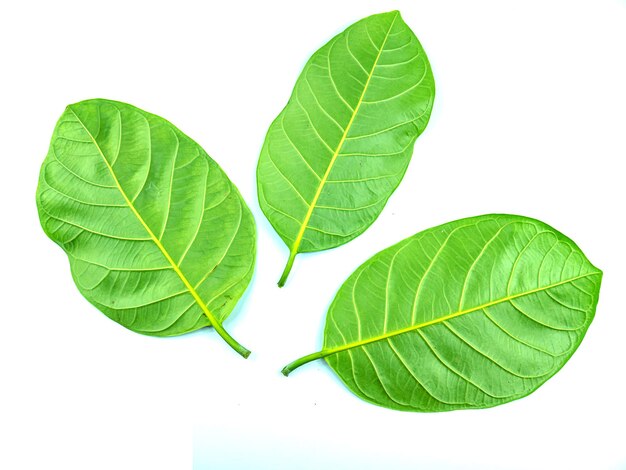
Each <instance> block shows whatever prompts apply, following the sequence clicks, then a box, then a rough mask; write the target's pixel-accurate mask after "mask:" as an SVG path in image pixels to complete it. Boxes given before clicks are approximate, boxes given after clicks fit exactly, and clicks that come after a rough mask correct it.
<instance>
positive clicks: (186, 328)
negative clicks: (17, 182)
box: [37, 100, 256, 357]
mask: <svg viewBox="0 0 626 470" xmlns="http://www.w3.org/2000/svg"><path fill="white" fill-rule="evenodd" d="M37 207H38V210H39V217H40V219H41V225H42V226H43V229H44V230H45V232H46V234H47V235H48V236H49V237H50V238H51V239H52V240H54V241H55V242H56V243H57V244H59V245H60V246H61V248H63V250H64V251H65V252H66V253H67V255H68V257H69V260H70V266H71V271H72V276H73V278H74V281H75V282H76V286H77V287H78V289H79V290H80V292H81V293H82V294H83V295H84V296H85V298H86V299H87V300H88V301H89V302H91V303H92V304H93V305H94V306H96V307H97V308H98V309H99V310H100V311H102V312H103V313H104V314H106V315H107V316H108V317H109V318H111V319H113V320H115V321H116V322H118V323H120V324H121V325H123V326H125V327H126V328H129V329H131V330H133V331H136V332H138V333H143V334H146V335H154V336H173V335H180V334H183V333H187V332H190V331H194V330H197V329H199V328H202V327H205V326H213V327H214V328H215V330H216V331H217V332H218V333H219V334H220V336H222V337H223V338H224V339H225V340H226V342H227V343H228V344H230V345H231V346H232V347H233V348H234V349H235V350H236V351H237V352H238V353H240V354H241V355H243V356H244V357H247V356H248V355H249V353H250V352H249V351H248V350H247V349H245V348H244V347H243V346H241V345H240V344H239V343H237V342H236V341H235V340H234V339H233V338H232V337H231V336H230V335H229V334H228V333H227V332H226V331H225V330H224V327H223V326H222V322H223V321H224V320H225V319H226V317H227V316H228V315H229V314H230V312H231V311H232V310H233V307H234V306H235V304H236V303H237V301H238V300H239V298H240V297H241V295H242V294H243V292H244V290H245V289H246V286H247V285H248V283H249V282H250V278H251V277H252V271H253V268H254V260H255V251H256V232H255V226H254V220H253V218H252V215H251V213H250V210H249V209H248V207H247V206H246V204H245V202H244V201H243V199H242V198H241V195H240V194H239V192H238V191H237V188H235V186H234V185H233V184H232V183H231V182H230V180H229V179H228V177H227V176H226V175H225V174H224V172H223V171H222V170H221V169H220V167H219V166H218V165H217V164H216V163H215V162H214V161H213V160H212V159H211V158H210V157H209V156H208V155H207V154H206V152H205V151H204V150H202V148H201V147H200V146H199V145H198V144H197V143H195V142H194V141H193V140H191V139H190V138H189V137H187V136H186V135H185V134H183V133H182V132H181V131H180V130H178V129H177V128H176V127H174V126H173V125H172V124H170V123H169V122H168V121H166V120H165V119H162V118H160V117H158V116H155V115H154V114H150V113H147V112H145V111H142V110H140V109H138V108H135V107H134V106H130V105H128V104H124V103H119V102H115V101H107V100H89V101H83V102H81V103H77V104H73V105H70V106H68V107H67V109H66V110H65V112H64V113H63V115H62V116H61V119H60V120H59V122H58V123H57V125H56V128H55V130H54V133H53V135H52V142H51V143H50V150H49V152H48V155H47V157H46V159H45V161H44V163H43V166H42V168H41V174H40V178H39V186H38V188H37Z"/></svg>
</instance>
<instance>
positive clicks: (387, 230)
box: [0, 0, 626, 470]
mask: <svg viewBox="0 0 626 470" xmlns="http://www.w3.org/2000/svg"><path fill="white" fill-rule="evenodd" d="M395 8H398V9H400V10H401V12H402V14H403V17H404V19H405V21H406V22H407V23H408V24H409V25H410V26H411V28H412V29H413V30H414V31H415V33H416V34H417V36H418V38H419V39H420V41H421V42H422V44H423V46H424V48H425V50H426V52H427V54H428V56H429V58H430V61H431V63H432V66H433V69H434V74H435V80H436V85H437V97H436V100H435V107H434V110H433V115H432V119H431V122H430V125H429V126H428V128H427V130H426V132H425V133H424V134H423V135H422V136H421V137H420V138H419V139H418V141H417V144H416V147H415V153H414V157H413V161H412V163H411V165H410V167H409V170H408V172H407V174H406V176H405V178H404V181H403V182H402V184H401V185H400V187H399V189H398V190H397V191H396V193H395V194H394V196H393V197H392V198H391V200H390V202H389V204H388V205H387V207H386V208H385V210H384V211H383V213H382V215H381V216H380V218H379V219H378V221H377V222H376V223H375V224H374V225H373V226H372V227H371V228H370V229H369V230H368V231H367V232H365V234H363V235H362V236H361V237H359V238H358V239H356V240H355V241H353V242H351V243H349V244H347V245H345V246H343V247H340V248H338V249H335V250H333V251H332V252H323V253H318V254H315V255H308V256H306V255H304V256H299V257H298V259H297V260H296V264H295V267H294V269H293V271H292V274H291V277H290V279H289V281H288V284H287V286H286V287H285V288H284V289H282V290H279V289H278V288H277V287H276V281H277V279H278V277H279V275H280V273H281V271H282V268H283V265H284V263H285V261H286V258H287V249H286V248H285V246H284V245H283V244H282V242H281V241H280V240H279V239H278V237H277V236H276V235H275V233H274V232H273V230H272V229H271V227H270V225H269V224H268V223H267V221H266V219H265V218H264V217H263V215H262V213H261V211H260V210H259V207H258V202H257V199H256V188H255V167H256V161H257V157H258V154H259V150H260V148H261V145H262V142H263V138H264V135H265V132H266V130H267V127H268V126H269V124H270V122H271V121H272V119H273V118H274V117H275V115H276V114H277V113H278V112H279V111H280V110H281V109H282V107H283V105H284V104H285V102H286V100H287V98H288V96H289V94H290V92H291V88H292V86H293V84H294V82H295V79H296V78H297V76H298V74H299V72H300V70H301V68H302V66H303V65H304V63H305V61H306V60H307V59H308V57H309V56H310V55H311V54H312V53H313V52H314V51H315V50H316V49H317V48H318V47H320V46H321V45H322V44H324V43H325V42H326V41H327V40H329V39H330V38H331V37H332V36H333V35H334V34H336V33H337V32H339V31H341V30H342V29H343V28H345V27H346V26H348V25H349V24H351V23H352V22H354V21H356V20H358V19H360V18H362V17H364V16H367V15H369V14H373V13H378V12H382V11H387V10H391V9H395ZM0 48H1V49H0V50H1V54H0V85H1V86H0V133H1V140H0V144H1V147H0V148H1V150H0V154H1V155H0V159H1V160H0V165H1V166H0V168H1V169H2V182H1V183H0V195H1V197H0V204H2V207H1V214H2V219H1V220H2V222H0V226H1V227H0V246H1V247H2V255H1V256H0V260H1V261H2V266H1V269H0V279H1V280H2V282H1V283H0V285H1V293H2V301H1V305H2V306H1V307H0V314H1V323H0V468H3V469H11V470H12V469H40V468H41V469H43V468H46V469H64V470H65V469H107V470H108V469H133V470H134V469H151V470H157V469H187V468H192V465H193V467H194V468H196V469H208V468H210V469H228V470H229V469H260V470H265V469H267V470H270V469H271V470H274V469H318V468H327V469H379V468H390V469H395V468H397V469H404V468H412V469H415V468H421V469H480V470H489V469H493V470H512V469H519V470H527V469H532V470H535V469H551V470H554V469H556V470H559V469H568V470H569V469H594V470H617V469H624V468H626V447H625V444H624V438H625V437H626V436H625V435H624V423H625V422H626V401H625V400H624V393H625V389H626V378H625V375H626V374H625V369H624V362H625V361H624V359H625V351H626V341H624V332H625V331H626V315H625V312H624V300H623V299H624V292H625V290H626V288H625V286H626V257H625V254H624V253H625V251H624V248H623V247H624V243H625V238H624V235H625V232H626V222H625V214H624V202H625V201H626V198H625V197H624V196H625V192H626V191H625V189H624V188H625V174H626V172H625V167H624V161H625V159H626V2H625V1H624V0H587V1H578V0H563V1H561V0H552V1H546V0H525V1H519V2H518V1H502V0H493V1H487V0H472V1H467V0H458V1H444V0H429V1H426V0H423V1H421V0H407V1H395V2H392V1H380V0H378V1H373V0H371V1H370V0H354V1H347V0H332V1H320V0H316V1H309V2H304V1H299V2H294V1H284V2H279V1H270V0H263V1H250V2H247V3H246V2H240V1H223V2H219V3H218V2H208V1H205V2H186V1H180V0H178V1H169V2H156V1H149V2H148V1H146V2H133V1H131V0H125V1H120V2H118V1H112V0H109V1H106V2H105V1H100V2H88V1H80V2H78V1H77V2H70V1H53V2H52V1H46V2H40V3H36V2H28V1H19V2H18V1H14V2H3V4H2V6H1V7H0ZM95 97H103V98H110V99H116V100H121V101H126V102H129V103H132V104H134V105H136V106H139V107H141V108H143V109H146V110H148V111H151V112H153V113H156V114H158V115H161V116H163V117H165V118H167V119H169V120H170V121H172V122H173V123H175V124H176V125H177V126H179V127H180V128H181V129H182V130H183V131H184V132H185V133H187V134H188V135H189V136H191V137H192V138H194V139H196V140H197V141H198V142H199V143H200V144H201V145H202V146H203V147H204V148H205V149H206V150H207V151H208V152H209V154H210V155H211V156H212V157H213V158H214V159H215V160H216V161H217V162H218V163H219V164H220V165H221V166H222V167H223V168H224V170H225V171H226V172H227V174H228V175H229V176H230V177H231V179H232V180H233V181H234V182H235V183H236V184H237V185H238V187H239V189H240V190H241V192H242V194H243V196H244V197H245V199H246V200H247V201H248V203H249V205H250V207H251V209H252V210H253V212H254V214H255V216H256V219H257V224H258V232H259V237H258V238H259V247H258V251H259V256H258V264H257V269H256V274H255V277H254V279H253V283H252V285H251V288H250V289H249V290H248V292H247V294H246V295H245V297H244V298H243V299H242V301H241V302H240V304H239V307H238V308H237V310H236V311H235V313H234V314H233V316H232V317H231V319H229V320H228V321H227V322H226V326H227V328H228V329H229V330H230V331H231V332H232V334H233V335H234V336H235V337H236V338H237V339H238V340H240V341H241V342H242V343H243V344H244V345H246V346H247V347H249V348H250V349H252V350H253V355H252V356H251V357H250V358H249V359H248V360H247V361H246V360H243V359H241V358H240V357H239V356H237V355H236V354H235V353H234V352H233V351H231V350H230V349H229V348H228V347H226V345H225V344H224V343H223V342H222V341H221V340H220V338H219V337H218V336H217V335H216V334H215V333H214V332H212V331H210V330H204V331H200V332H196V333H194V334H190V335H186V336H183V337H179V338H173V339H158V338H150V337H145V336H141V335H138V334H135V333H132V332H130V331H128V330H125V329H124V328H122V327H120V326H119V325H117V324H116V323H114V322H111V321H110V320H108V319H107V318H106V317H105V316H104V315H102V314H101V313H99V312H98V311H97V310H95V309H94V308H93V307H91V306H90V305H89V304H88V303H87V301H86V300H84V299H83V298H82V297H81V296H80V294H79V293H78V291H77V290H76V288H75V287H74V285H73V282H72V280H71V277H70V273H69V268H68V263H67V259H66V256H65V255H64V253H63V252H62V251H61V250H60V249H59V248H58V247H57V246H55V245H54V244H53V243H52V242H51V241H50V240H48V239H47V238H46V237H45V235H44V233H43V231H42V230H41V228H40V226H39V222H38V219H37V214H36V209H35V197H34V196H35V188H36V183H37V177H38V171H39V166H40V165H41V162H42V161H43V158H44V156H45V154H46V151H47V147H48V142H49V138H50V135H51V133H52V130H53V127H54V124H55V122H56V120H57V119H58V117H59V116H60V114H61V113H62V112H63V109H64V107H65V105H67V104H69V103H73V102H76V101H79V100H83V99H87V98H95ZM490 212H507V213H517V214H523V215H527V216H531V217H535V218H538V219H540V220H543V221H545V222H547V223H549V224H550V225H552V226H554V227H555V228H557V229H558V230H560V231H562V232H563V233H565V234H566V235H568V236H570V237H572V238H573V239H574V240H575V241H576V242H577V243H578V244H579V245H580V247H581V248H582V249H583V251H584V252H585V253H586V254H587V255H588V257H589V258H590V260H591V261H592V262H593V263H594V264H595V265H597V266H598V267H600V268H601V269H603V270H604V273H605V276H604V283H603V286H602V292H601V298H600V303H599V305H598V310H597V315H596V319H595V320H594V322H593V324H592V325H591V328H590V330H589V332H588V335H587V337H586V338H585V340H584V342H583V344H582V345H581V347H580V349H579V350H578V352H577V353H576V354H575V355H574V357H573V358H572V360H571V361H570V362H569V363H568V364H567V365H566V366H565V367H564V368H563V370H562V371H561V372H560V373H559V374H558V375H556V376H555V377H554V378H553V379H551V380H550V381H549V382H548V383H546V384H545V385H544V386H543V387H541V388H540V389H539V390H538V391H537V392H536V393H534V394H532V395H531V396H529V397H527V398H524V399H522V400H519V401H516V402H513V403H510V404H507V405H503V406H499V407H496V408H492V409H488V410H478V411H457V412H449V413H439V414H416V413H402V412H398V411H391V410H386V409H383V408H379V407H376V406H373V405H370V404H367V403H365V402H362V401H361V400H359V399H358V398H356V397H354V396H353V395H352V394H351V393H350V392H349V391H348V390H346V389H345V388H344V387H343V386H342V385H341V384H340V383H339V381H338V379H337V378H335V376H334V375H333V373H332V372H331V371H330V369H328V368H327V367H326V366H325V365H324V364H323V363H321V362H319V361H318V363H313V364H310V365H308V366H306V367H303V368H302V369H300V370H298V371H297V372H296V373H294V374H292V375H291V376H290V377H289V378H285V377H283V376H282V375H280V373H279V371H280V369H281V368H282V366H283V365H284V364H285V363H287V362H289V361H290V360H292V359H294V358H296V357H298V356H300V355H303V354H305V353H309V352H312V351H314V350H317V349H318V348H319V347H320V344H321V331H322V326H323V320H324V315H325V312H326V309H327V307H328V305H329V303H330V301H331V300H332V297H333V295H334V293H335V291H336V289H337V288H338V287H339V285H340V284H341V282H342V281H343V280H344V279H345V278H346V277H347V276H348V275H349V274H350V273H351V272H352V271H353V270H354V269H355V268H356V267H357V266H358V265H360V264H361V263H362V262H363V261H365V260H366V259H368V258H369V257H370V256H371V255H373V254H374V253H376V252H378V251H379V250H381V249H382V248H385V247H387V246H389V245H390V244H392V243H395V242H396V241H399V240H400V239H403V238H405V237H407V236H409V235H412V234H414V233H416V232H417V231H420V230H423V229H425V228H428V227H431V226H434V225H437V224H440V223H444V222H448V221H452V220H456V219H459V218H462V217H466V216H473V215H479V214H483V213H490ZM194 461H195V462H194Z"/></svg>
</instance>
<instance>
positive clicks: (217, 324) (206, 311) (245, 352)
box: [67, 106, 250, 357]
mask: <svg viewBox="0 0 626 470" xmlns="http://www.w3.org/2000/svg"><path fill="white" fill-rule="evenodd" d="M67 109H68V110H69V111H70V112H71V113H72V114H73V115H74V117H75V118H76V119H77V121H78V122H79V124H80V125H81V126H82V128H83V129H84V130H85V132H86V133H87V135H88V136H89V138H90V139H91V141H92V143H93V144H94V145H95V147H96V149H97V150H98V153H99V154H100V156H101V157H102V160H103V161H104V164H105V165H106V167H107V168H108V170H109V173H110V174H111V177H112V178H113V182H114V183H115V186H116V187H117V189H118V191H119V192H120V194H121V195H122V198H123V199H124V201H125V202H126V205H128V208H129V209H130V210H131V212H132V213H133V214H134V215H135V217H136V218H137V220H138V221H139V222H140V223H141V225H142V226H143V228H144V229H145V230H146V232H147V233H148V236H149V237H150V239H151V240H152V241H153V242H154V244H155V245H156V246H157V248H158V249H159V250H160V251H161V253H162V254H163V256H164V257H165V259H166V260H167V261H168V263H169V264H170V265H171V266H172V269H173V270H174V272H175V273H176V274H177V275H178V277H179V278H180V280H181V281H182V282H183V284H184V285H185V288H186V289H187V291H189V293H190V294H191V296H192V297H193V299H194V300H195V301H196V303H197V304H198V306H199V307H200V308H201V309H202V312H203V313H204V314H205V316H206V317H207V319H208V320H209V323H211V326H212V327H213V328H215V330H216V331H217V332H218V334H219V335H220V336H221V337H222V338H223V339H224V340H225V341H226V342H227V343H228V344H229V345H230V346H231V347H233V349H235V350H236V351H237V352H238V353H239V354H241V355H242V356H244V357H248V356H249V355H250V351H248V350H247V349H246V348H244V347H243V346H241V345H240V344H239V343H237V342H236V341H235V339H234V338H232V336H230V334H229V333H228V332H227V331H226V330H225V329H224V327H223V326H222V324H221V323H220V321H219V320H218V319H217V318H216V317H215V316H214V315H213V313H212V312H211V311H210V310H209V308H208V306H207V305H206V304H205V303H204V301H203V300H202V298H201V297H200V295H199V294H198V292H197V291H196V289H195V288H194V287H193V286H192V285H191V283H190V282H189V280H188V279H187V277H186V276H185V275H184V273H183V272H182V271H181V269H180V267H179V266H178V265H177V264H176V263H175V262H174V260H173V259H172V257H171V256H170V254H169V253H168V251H167V250H166V249H165V247H164V246H163V244H162V243H161V241H160V240H159V239H158V238H157V237H156V236H155V235H154V232H153V231H152V229H150V227H149V226H148V224H147V223H146V222H145V221H144V220H143V217H141V214H140V213H139V212H138V211H137V208H135V205H134V204H133V202H132V201H131V200H130V199H129V197H128V196H127V195H126V192H125V191H124V189H123V188H122V186H121V184H120V182H119V180H118V179H117V175H116V174H115V171H114V170H113V167H112V166H111V164H110V163H109V161H108V160H107V159H106V157H105V156H104V153H103V152H102V149H101V148H100V145H98V142H97V141H96V139H95V138H94V136H93V135H92V134H91V132H90V131H89V129H88V128H87V126H86V125H85V124H84V123H83V121H82V120H81V119H80V118H79V117H78V115H77V114H76V113H75V112H74V110H73V109H72V108H71V106H68V108H67ZM120 133H121V117H120Z"/></svg>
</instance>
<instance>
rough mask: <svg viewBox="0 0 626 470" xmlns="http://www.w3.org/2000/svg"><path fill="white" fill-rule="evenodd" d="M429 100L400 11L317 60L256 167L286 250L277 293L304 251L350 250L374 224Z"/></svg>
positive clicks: (425, 76)
mask: <svg viewBox="0 0 626 470" xmlns="http://www.w3.org/2000/svg"><path fill="white" fill-rule="evenodd" d="M393 36H397V37H394V38H393V39H390V38H391V37H393ZM398 41H400V43H399V44H398ZM398 54H400V55H399V56H398ZM395 56H397V57H395ZM406 57H409V59H410V60H409V59H406ZM415 59H418V60H415ZM411 61H413V62H414V63H411ZM398 67H399V69H398V70H396V69H397V68H398ZM398 90H399V91H398ZM433 98H434V82H433V78H432V72H431V70H430V65H429V63H428V59H427V58H426V56H425V54H424V52H423V49H422V48H421V45H420V44H419V42H418V41H417V38H415V35H414V34H413V33H412V31H411V30H410V29H409V28H408V26H407V25H406V24H405V23H404V22H403V21H402V18H401V17H400V15H399V13H398V12H397V11H394V12H389V13H383V14H380V15H374V16H371V17H368V18H365V19H363V20H361V21H359V22H357V23H355V24H354V25H352V26H350V27H349V28H347V29H346V30H345V31H344V32H343V33H340V34H339V35H337V36H336V37H335V38H333V39H332V40H331V41H330V42H329V43H328V44H326V45H325V46H323V47H322V48H321V49H320V50H319V51H317V52H316V53H315V54H314V55H313V56H312V57H311V59H310V60H309V62H308V63H307V65H306V66H305V68H304V70H303V72H302V74H301V75H300V78H299V79H298V81H297V82H296V85H295V87H294V91H293V94H292V97H291V99H290V101H289V103H288V104H287V106H286V107H285V109H284V110H283V111H282V112H281V113H280V114H279V116H278V117H277V118H276V120H275V121H274V122H273V123H272V125H271V126H270V129H269V131H268V134H267V137H266V140H265V143H264V146H263V149H262V151H261V156H260V158H259V164H258V167H257V182H258V197H259V202H260V205H261V208H262V209H263V212H264V213H265V215H266V217H267V218H268V220H269V221H270V223H271V224H272V226H273V227H274V229H275V230H276V231H277V232H278V234H279V235H280V236H281V238H282V239H283V241H284V242H285V243H286V244H287V246H288V247H289V249H290V253H289V259H288V262H287V266H286V267H285V270H284V272H283V275H282V276H281V279H280V281H279V286H282V285H283V284H284V282H285V280H286V278H287V276H288V274H289V272H290V270H291V267H292V265H293V262H294V260H295V257H296V255H297V254H298V253H301V252H311V251H319V250H325V249H329V248H333V247H336V246H339V245H341V244H344V243H346V242H348V241H350V240H351V239H353V238H355V237H356V236H358V235H359V234H360V233H362V232H363V231H364V230H365V229H367V227H368V226H369V225H371V223H373V222H374V220H375V219H376V218H377V217H378V215H379V214H380V212H381V211H382V208H383V207H384V205H385V203H386V201H387V199H388V198H389V197H390V196H391V194H392V193H393V191H394V190H395V188H396V187H397V186H398V184H399V183H400V180H401V179H402V176H403V175H404V172H405V171H406V167H407V165H408V162H409V159H410V156H411V153H412V147H413V144H414V142H415V139H416V138H417V137H418V136H419V134H421V132H422V131H423V129H424V128H425V127H426V124H427V122H428V118H429V116H430V110H431V108H432V101H433ZM355 168H357V170H355ZM344 186H345V187H344Z"/></svg>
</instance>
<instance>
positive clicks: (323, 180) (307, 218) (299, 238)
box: [290, 13, 398, 257]
mask: <svg viewBox="0 0 626 470" xmlns="http://www.w3.org/2000/svg"><path fill="white" fill-rule="evenodd" d="M397 18H398V13H396V15H395V16H394V17H393V20H392V21H391V24H390V25H389V29H388V30H387V34H386V35H385V39H384V40H383V42H382V44H381V46H380V49H379V50H378V54H377V55H376V59H375V60H374V64H373V65H372V68H371V70H370V73H369V75H368V76H367V80H366V81H365V85H364V86H363V91H362V92H361V96H360V97H359V101H358V102H357V104H356V106H355V107H354V111H353V112H352V116H351V117H350V120H349V121H348V124H347V125H346V128H345V130H344V131H343V135H342V136H341V139H340V140H339V143H338V144H337V148H336V149H335V152H334V153H333V156H332V158H331V160H330V163H329V164H328V167H327V168H326V172H325V173H324V175H323V176H322V178H321V179H320V182H319V184H318V186H317V190H316V192H315V195H314V196H313V199H312V200H311V204H310V205H309V208H308V210H307V213H306V215H305V216H304V219H303V220H302V225H301V226H300V230H299V231H298V235H297V236H296V239H295V240H294V244H293V246H292V248H291V254H290V257H295V255H296V254H297V253H298V249H299V248H300V244H301V243H302V238H303V237H304V232H305V231H306V229H307V227H308V225H309V221H310V219H311V216H312V215H313V211H314V210H315V207H316V205H317V201H318V199H319V197H320V195H321V194H322V190H323V189H324V186H325V185H326V181H327V180H328V177H329V176H330V172H331V171H332V169H333V165H334V164H335V161H336V160H337V157H338V156H339V152H340V151H341V148H342V147H343V144H344V142H345V140H346V137H347V136H348V133H349V132H350V128H351V127H352V123H353V122H354V119H355V118H356V116H357V114H358V112H359V108H360V107H361V104H362V103H363V99H364V97H365V93H366V92H367V89H368V87H369V84H370V81H371V79H372V77H373V76H374V70H376V66H377V65H378V61H379V59H380V56H381V55H382V53H383V49H384V48H385V44H386V43H387V39H388V38H389V33H390V32H391V30H392V29H393V25H394V24H395V22H396V19H397Z"/></svg>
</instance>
